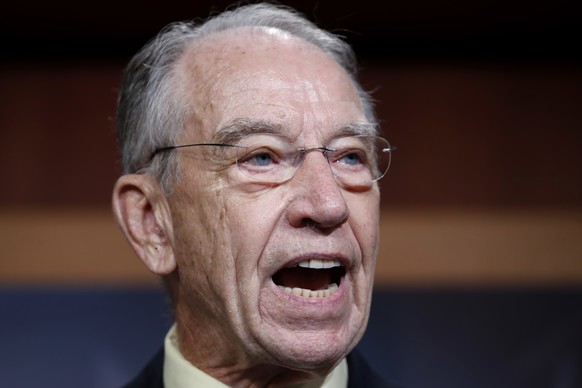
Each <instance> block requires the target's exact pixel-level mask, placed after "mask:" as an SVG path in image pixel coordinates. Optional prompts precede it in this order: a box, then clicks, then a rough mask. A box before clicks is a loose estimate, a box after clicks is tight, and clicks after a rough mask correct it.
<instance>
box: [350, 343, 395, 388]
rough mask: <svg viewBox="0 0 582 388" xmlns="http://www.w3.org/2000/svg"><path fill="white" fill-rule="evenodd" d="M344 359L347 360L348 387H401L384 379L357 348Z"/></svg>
mask: <svg viewBox="0 0 582 388" xmlns="http://www.w3.org/2000/svg"><path fill="white" fill-rule="evenodd" d="M346 359H347V362H348V388H361V387H366V388H402V387H401V386H399V385H396V384H393V383H389V382H387V381H386V380H384V379H383V378H382V377H381V376H380V375H379V374H378V373H376V371H374V370H373V369H372V367H371V366H370V365H369V364H368V362H367V361H366V360H365V359H364V357H363V356H362V355H361V353H360V352H358V351H357V350H353V351H352V352H351V353H350V354H348V356H347V357H346Z"/></svg>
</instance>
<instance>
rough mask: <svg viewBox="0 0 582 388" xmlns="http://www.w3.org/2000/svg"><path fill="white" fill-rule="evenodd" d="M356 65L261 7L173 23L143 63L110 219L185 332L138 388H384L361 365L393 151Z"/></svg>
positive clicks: (317, 35)
mask: <svg viewBox="0 0 582 388" xmlns="http://www.w3.org/2000/svg"><path fill="white" fill-rule="evenodd" d="M355 65H356V64H355V60H354V56H353V53H352V51H351V49H350V48H349V46H348V45H346V44H345V43H344V42H343V41H342V40H340V39H338V38H337V37H335V36H333V35H331V34H329V33H327V32H325V31H322V30H320V29H318V28H316V27H315V26H314V25H313V24H311V23H310V22H308V21H307V20H305V19H304V18H302V17H301V16H299V15H297V14H296V13H294V12H293V11H291V10H289V9H287V8H284V7H275V6H271V5H265V4H258V5H250V6H245V7H240V8H238V9H235V10H232V11H229V12H225V13H223V14H221V15H219V16H216V17H214V18H212V19H210V20H208V21H206V22H205V23H203V24H201V25H195V24H192V23H176V24H172V25H170V26H168V27H167V28H166V29H164V30H163V31H162V32H161V33H160V34H159V35H158V36H157V37H156V38H155V39H154V40H152V41H151V42H150V43H149V44H147V45H146V46H145V47H144V48H143V49H142V50H141V51H140V52H139V53H138V54H137V55H136V56H135V57H134V58H133V59H132V61H131V63H130V64H129V67H128V69H127V72H126V76H125V79H124V81H123V85H122V88H121V92H120V97H119V112H118V126H119V143H120V147H121V151H122V158H123V165H124V172H125V175H123V176H121V177H120V178H119V180H118V182H117V184H116V186H115V189H114V193H113V209H114V213H115V215H116V218H117V221H118V223H119V225H120V226H121V229H122V231H123V232H124V234H125V236H126V237H127V239H128V241H129V243H130V244H131V245H132V247H133V249H134V250H135V252H136V253H137V255H138V256H139V257H140V258H141V260H142V261H143V262H144V263H145V265H146V266H147V267H148V268H149V269H150V270H151V271H152V272H154V273H156V274H159V275H161V276H162V278H163V280H164V283H165V285H166V286H167V288H168V292H169V294H170V296H171V299H172V302H173V305H174V309H175V321H176V323H175V325H174V326H173V327H172V329H171V330H170V332H169V333H168V334H167V336H166V340H165V344H164V349H163V351H161V352H160V353H159V354H158V356H157V357H156V358H155V359H154V360H153V361H152V363H151V364H150V365H148V366H147V367H146V369H145V370H144V371H143V372H142V374H141V375H140V376H138V378H137V379H136V380H134V381H133V382H132V383H130V384H129V386H130V387H162V386H165V387H168V388H171V387H180V388H182V387H218V386H225V385H226V386H234V387H247V386H252V387H264V386H287V385H298V386H309V387H312V386H324V387H346V386H350V387H352V386H353V387H356V386H358V387H365V386H370V387H374V386H388V385H386V384H385V383H383V382H382V381H381V380H380V379H379V378H378V376H377V375H375V374H374V373H373V372H372V371H371V370H370V369H369V368H368V367H367V366H366V364H365V362H364V361H363V360H362V359H361V356H358V355H357V353H355V352H352V350H353V348H354V346H355V345H356V344H357V343H358V341H359V340H360V338H361V337H362V335H363V333H364V330H365V328H366V324H367V320H368V315H369V309H370V301H371V295H372V283H373V277H374V266H375V260H376V254H377V250H378V234H379V232H378V223H379V220H378V218H379V199H380V194H379V189H378V185H377V180H378V179H380V178H381V177H382V176H383V175H384V174H385V173H386V170H387V169H388V164H389V159H390V151H391V148H390V145H389V144H388V142H387V141H386V140H384V139H382V138H380V137H377V136H376V124H375V118H374V114H373V110H372V108H371V104H370V101H369V98H368V96H367V94H366V93H365V92H364V91H363V90H362V88H361V87H360V86H359V84H358V83H357V82H356V80H355V73H356V69H355Z"/></svg>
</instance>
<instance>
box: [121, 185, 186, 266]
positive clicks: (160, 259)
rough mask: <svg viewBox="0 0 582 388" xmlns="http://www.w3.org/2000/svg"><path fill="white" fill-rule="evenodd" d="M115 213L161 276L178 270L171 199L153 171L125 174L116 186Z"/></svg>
mask: <svg viewBox="0 0 582 388" xmlns="http://www.w3.org/2000/svg"><path fill="white" fill-rule="evenodd" d="M112 205H113V213H114V214H115V218H116V219H117V223H118V224H119V226H120V227H121V230H122V231H123V233H124V234H125V237H126V238H127V240H128V241H129V243H130V244H131V246H132V247H133V250H134V251H135V253H136V254H137V255H138V256H139V258H140V259H141V260H142V261H143V262H144V264H145V265H146V266H147V267H148V268H149V270H150V271H152V272H153V273H156V274H158V275H167V274H169V273H171V272H173V271H174V270H175V269H176V260H175V257H174V251H173V247H172V241H173V230H172V220H171V215H170V210H169V206H168V202H167V199H166V197H165V195H164V194H163V191H162V188H161V187H160V184H159V183H158V182H157V180H156V179H155V178H154V177H152V176H151V175H149V174H129V175H123V176H121V177H120V178H119V179H118V180H117V182H116V184H115V188H114V189H113V199H112Z"/></svg>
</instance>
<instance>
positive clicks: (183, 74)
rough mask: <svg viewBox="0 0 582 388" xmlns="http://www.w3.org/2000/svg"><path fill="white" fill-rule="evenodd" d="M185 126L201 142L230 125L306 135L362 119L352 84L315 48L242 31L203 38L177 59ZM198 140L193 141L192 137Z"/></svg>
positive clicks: (277, 33) (276, 34)
mask: <svg viewBox="0 0 582 388" xmlns="http://www.w3.org/2000/svg"><path fill="white" fill-rule="evenodd" d="M179 80H180V82H179V83H180V86H179V87H180V88H182V93H183V98H184V100H185V101H186V103H187V104H188V107H189V111H190V115H189V118H188V120H187V125H186V127H187V128H186V129H187V130H188V123H190V124H191V125H192V126H195V127H197V128H199V129H201V130H202V133H201V135H202V137H203V138H205V139H198V140H205V141H206V140H208V136H212V135H213V133H215V132H216V131H218V130H219V129H220V128H221V127H223V126H224V125H227V124H228V123H229V122H231V121H233V120H240V119H253V120H263V121H267V122H273V123H274V124H277V125H279V126H281V127H283V128H285V127H288V128H294V129H296V130H298V131H303V130H305V129H306V128H307V127H309V126H312V127H314V128H315V127H318V128H321V127H332V126H341V125H342V122H344V121H345V122H346V124H349V123H352V122H354V121H365V119H364V117H363V116H364V115H363V109H362V106H361V101H360V99H359V95H358V93H357V90H356V88H355V86H354V84H353V81H352V79H351V78H350V77H349V75H348V74H347V73H346V72H345V70H344V69H343V68H342V67H341V66H340V65H339V64H338V63H337V62H336V61H335V60H334V59H333V58H332V57H331V56H329V55H328V54H326V53H324V52H323V51H322V50H321V49H319V48H318V47H316V46H315V45H313V44H311V43H309V42H306V41H303V40H302V39H300V38H297V37H295V36H292V35H290V34H289V33H286V32H283V31H281V30H278V29H274V28H269V29H265V28H261V29H256V28H249V27H245V28H239V29H232V30H228V31H224V32H220V33H216V34H213V35H211V36H208V37H205V38H203V39H202V40H200V41H199V42H196V43H195V44H194V45H192V46H191V47H190V49H189V50H188V51H187V52H186V53H185V55H184V56H183V58H182V60H181V62H180V71H179ZM192 140H194V139H192Z"/></svg>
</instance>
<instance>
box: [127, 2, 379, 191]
mask: <svg viewBox="0 0 582 388" xmlns="http://www.w3.org/2000/svg"><path fill="white" fill-rule="evenodd" d="M239 27H258V28H275V29H279V30H282V31H285V32H287V33H289V34H291V35H293V36H295V37H298V38H300V39H303V40H304V41H307V42H309V43H311V44H313V45H315V46H316V47H318V48H319V49H321V50H322V51H323V52H325V53H327V54H328V55H330V56H331V57H332V58H333V59H334V60H335V61H336V62H337V63H338V64H339V65H340V66H342V68H343V69H345V71H346V72H347V73H348V75H349V76H350V77H351V78H352V80H353V82H354V84H355V86H356V88H357V90H358V92H359V95H360V99H361V101H362V106H363V109H364V112H365V114H366V118H367V120H368V121H369V122H370V123H372V124H375V123H376V117H375V114H374V110H373V107H372V103H371V99H370V96H369V94H368V93H366V92H365V91H364V90H363V88H362V87H361V85H360V84H359V83H358V81H357V61H356V57H355V54H354V52H353V50H352V48H351V47H350V46H349V45H348V44H347V43H346V42H344V41H343V40H342V39H341V38H340V37H338V36H336V35H334V34H332V33H329V32H327V31H324V30H322V29H320V28H318V27H317V26H315V25H314V24H313V23H311V22H310V21H308V20H307V19H305V18H304V17H303V16H302V15H300V14H298V13H297V12H296V11H294V10H293V9H291V8H289V7H286V6H281V5H272V4H252V5H246V6H242V7H239V8H236V9H233V10H229V11H226V12H223V13H221V14H219V15H217V16H215V17H213V18H210V19H208V20H207V21H205V22H203V23H196V22H194V21H190V22H176V23H172V24H169V25H168V26H166V27H165V28H164V29H162V31H160V33H159V34H158V35H157V36H156V37H155V38H154V39H152V40H151V41H150V42H149V43H147V44H146V45H145V46H144V47H143V48H142V49H141V50H140V51H139V52H138V53H137V54H136V55H135V56H134V57H133V58H132V59H131V61H130V63H129V65H128V66H127V69H126V71H125V75H124V78H123V81H122V84H121V90H120V93H119V98H118V105H117V136H118V145H119V148H120V150H121V157H122V165H123V172H124V173H125V174H129V173H137V172H143V171H151V172H153V173H154V174H155V175H156V176H157V178H158V179H159V180H160V182H161V184H162V187H164V188H165V189H166V190H167V189H168V188H169V184H170V179H171V177H170V176H169V172H172V171H171V170H172V169H170V168H168V167H169V164H170V163H173V162H172V160H173V158H172V156H171V155H168V154H172V153H165V154H163V155H160V157H156V158H153V160H152V155H153V153H154V151H155V150H156V149H157V148H159V147H163V146H168V145H173V144H175V141H176V139H177V138H178V136H179V135H180V133H181V131H182V129H183V128H184V118H185V115H186V112H187V107H186V106H184V105H185V104H184V103H183V102H181V101H178V96H177V93H176V87H175V86H176V85H177V83H176V82H175V78H176V64H177V63H178V61H179V59H180V58H181V56H182V54H183V53H184V52H185V51H186V49H187V48H189V47H190V45H191V44H192V43H193V42H195V41H197V40H200V39H202V38H204V37H206V36H208V35H211V34H214V33H218V32H221V31H225V30H229V29H233V28H239ZM173 173H174V174H175V173H177V172H176V171H173Z"/></svg>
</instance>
